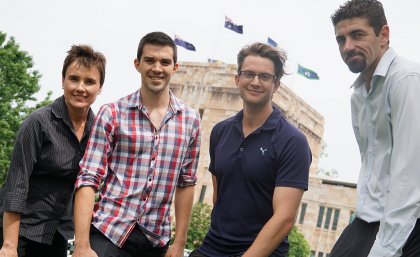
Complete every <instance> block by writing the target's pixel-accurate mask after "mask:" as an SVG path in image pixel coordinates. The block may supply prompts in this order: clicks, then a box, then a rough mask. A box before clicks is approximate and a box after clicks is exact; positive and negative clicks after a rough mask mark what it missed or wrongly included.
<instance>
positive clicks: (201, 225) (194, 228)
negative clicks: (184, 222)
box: [171, 203, 212, 249]
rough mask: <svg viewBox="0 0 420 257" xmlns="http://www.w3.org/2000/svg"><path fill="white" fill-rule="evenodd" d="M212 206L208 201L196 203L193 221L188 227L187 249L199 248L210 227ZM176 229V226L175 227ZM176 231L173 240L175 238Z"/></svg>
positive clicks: (192, 214)
mask: <svg viewBox="0 0 420 257" xmlns="http://www.w3.org/2000/svg"><path fill="white" fill-rule="evenodd" d="M211 208H212V207H211V206H210V205H208V204H206V203H196V204H194V206H193V209H192V213H191V222H190V226H189V227H188V235H187V243H186V245H185V248H186V249H197V248H198V247H199V246H200V245H201V243H202V242H203V239H204V237H205V236H206V234H207V231H208V230H209V228H210V215H211ZM173 230H175V227H173ZM174 236H175V235H174V233H173V237H172V240H171V241H172V242H173V239H174Z"/></svg>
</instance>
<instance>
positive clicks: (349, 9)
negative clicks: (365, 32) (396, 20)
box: [331, 0, 388, 36]
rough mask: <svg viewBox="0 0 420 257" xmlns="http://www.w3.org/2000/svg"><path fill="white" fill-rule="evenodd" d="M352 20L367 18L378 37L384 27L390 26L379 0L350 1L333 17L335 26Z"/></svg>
mask: <svg viewBox="0 0 420 257" xmlns="http://www.w3.org/2000/svg"><path fill="white" fill-rule="evenodd" d="M351 18H366V19H367V21H368V23H369V25H370V26H371V27H372V28H373V30H374V31H375V34H376V36H378V35H379V32H380V31H381V29H382V27H383V26H384V25H387V24H388V22H387V20H386V17H385V11H384V8H383V6H382V3H381V2H379V1H377V0H349V1H347V2H346V3H344V4H343V5H341V6H340V7H339V8H338V9H337V10H336V11H335V12H334V14H333V15H331V21H332V23H333V25H334V26H336V25H337V23H338V22H340V21H342V20H345V19H351Z"/></svg>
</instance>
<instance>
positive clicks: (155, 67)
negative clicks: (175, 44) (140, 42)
mask: <svg viewBox="0 0 420 257" xmlns="http://www.w3.org/2000/svg"><path fill="white" fill-rule="evenodd" d="M173 56H174V52H173V49H172V47H170V46H160V45H152V44H146V45H145V46H144V48H143V53H142V55H141V57H140V60H138V59H136V60H134V65H135V67H136V69H137V70H138V72H139V73H140V74H141V79H142V82H141V85H142V88H143V89H142V90H146V91H148V92H149V93H155V94H156V93H160V92H162V91H163V90H165V89H166V88H167V86H168V84H169V81H170V78H171V76H172V75H173V74H174V73H175V72H176V70H177V68H178V65H177V64H175V63H174V61H173Z"/></svg>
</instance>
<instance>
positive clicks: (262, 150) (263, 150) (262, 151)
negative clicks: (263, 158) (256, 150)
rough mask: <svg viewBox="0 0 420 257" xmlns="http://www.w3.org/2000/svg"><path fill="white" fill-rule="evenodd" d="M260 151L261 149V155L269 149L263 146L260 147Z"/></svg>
mask: <svg viewBox="0 0 420 257" xmlns="http://www.w3.org/2000/svg"><path fill="white" fill-rule="evenodd" d="M260 151H261V155H264V153H265V151H267V149H263V148H262V147H260Z"/></svg>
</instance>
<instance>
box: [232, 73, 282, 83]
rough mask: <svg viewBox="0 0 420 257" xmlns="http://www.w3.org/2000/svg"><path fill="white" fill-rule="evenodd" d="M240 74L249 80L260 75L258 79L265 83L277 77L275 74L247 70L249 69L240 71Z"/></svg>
mask: <svg viewBox="0 0 420 257" xmlns="http://www.w3.org/2000/svg"><path fill="white" fill-rule="evenodd" d="M238 75H239V76H241V77H242V78H244V79H246V80H249V81H252V80H253V79H254V78H255V76H258V79H259V80H260V81H261V82H265V83H267V82H271V81H273V80H275V79H276V76H275V75H271V74H268V73H255V72H253V71H247V70H241V71H239V73H238Z"/></svg>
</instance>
